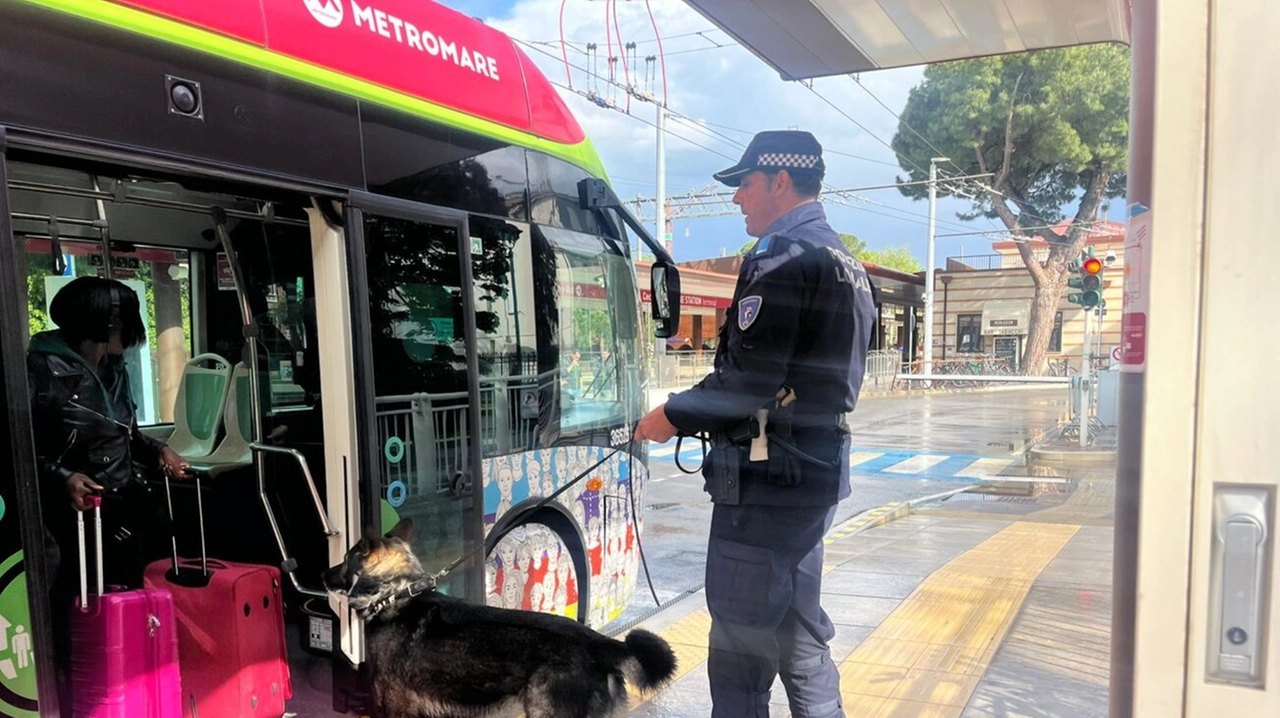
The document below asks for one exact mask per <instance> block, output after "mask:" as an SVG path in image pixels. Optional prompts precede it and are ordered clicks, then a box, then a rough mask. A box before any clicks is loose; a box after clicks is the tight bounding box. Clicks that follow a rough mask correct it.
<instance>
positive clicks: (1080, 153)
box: [893, 45, 1129, 374]
mask: <svg viewBox="0 0 1280 718" xmlns="http://www.w3.org/2000/svg"><path fill="white" fill-rule="evenodd" d="M1128 57H1129V55H1128V50H1127V49H1125V48H1122V47H1119V46H1116V45H1095V46H1087V47H1074V48H1068V49H1065V50H1046V51H1043V52H1036V53H1023V54H1017V55H1004V56H1000V57H989V58H982V59H977V60H966V61H962V62H955V63H948V64H944V65H934V66H931V67H929V68H928V69H927V70H925V73H924V79H923V80H922V81H921V83H920V84H919V85H917V86H916V87H914V88H912V90H911V93H910V95H909V96H908V98H907V106H906V108H905V109H903V111H902V115H901V122H900V123H899V125H898V133H897V135H895V136H894V138H893V149H894V151H895V152H896V153H897V155H898V162H899V164H900V165H902V167H903V169H905V170H906V171H907V172H908V173H909V175H910V179H911V180H912V181H916V182H919V181H921V180H927V179H928V167H929V160H930V158H932V157H939V156H942V157H950V158H951V162H954V163H955V167H953V166H952V165H951V163H950V162H948V163H944V167H945V168H946V169H947V170H949V172H948V173H949V174H979V173H991V176H990V177H984V178H981V179H980V180H979V184H978V186H979V187H980V190H979V191H978V193H977V196H976V197H975V198H973V207H972V210H971V211H969V212H967V213H962V214H961V215H960V217H961V218H962V219H974V218H977V217H987V218H991V219H999V220H1000V221H1001V222H1002V223H1003V224H1004V226H1005V227H1006V228H1007V229H1008V231H1009V233H1010V234H1012V235H1013V237H1014V239H1015V241H1017V242H1018V245H1017V246H1018V252H1019V254H1021V256H1022V260H1023V263H1024V264H1025V265H1026V268H1027V271H1028V273H1030V274H1031V278H1032V281H1033V282H1034V284H1035V299H1034V301H1033V303H1032V308H1031V326H1030V327H1029V328H1028V336H1027V345H1026V350H1025V351H1024V353H1023V366H1024V367H1026V369H1027V371H1028V372H1029V373H1033V374H1038V373H1042V372H1043V371H1044V368H1045V352H1046V351H1047V350H1048V347H1049V338H1050V335H1051V334H1052V333H1053V319H1054V315H1055V313H1056V312H1057V308H1058V302H1059V297H1060V296H1061V295H1062V289H1063V287H1064V286H1065V285H1066V280H1067V274H1068V272H1067V264H1068V263H1069V262H1070V261H1071V260H1072V259H1073V258H1075V257H1076V256H1079V254H1080V251H1081V249H1082V248H1083V247H1084V245H1085V244H1086V242H1087V241H1088V238H1089V232H1090V226H1091V223H1092V222H1093V221H1094V220H1095V219H1099V218H1100V217H1101V216H1102V215H1101V212H1100V209H1101V208H1102V206H1103V203H1104V201H1105V200H1106V199H1107V198H1110V197H1118V196H1120V195H1121V194H1122V193H1123V191H1124V187H1125V179H1126V177H1125V174H1124V173H1125V169H1126V167H1127V165H1128V133H1129V126H1128V107H1129V59H1128ZM925 138H928V139H927V140H926V139H925ZM957 168H959V169H958V170H957ZM972 187H973V185H972V184H968V183H965V185H961V184H960V183H946V182H941V183H939V186H938V194H939V195H941V196H947V195H952V194H955V193H957V192H966V191H967V190H969V189H971V188H972ZM900 190H901V192H902V193H903V194H904V195H906V196H908V197H912V198H915V199H920V198H923V197H925V196H926V195H927V194H928V186H927V185H926V184H919V185H912V186H909V187H901V188H900ZM1071 205H1074V206H1075V212H1074V213H1071V214H1070V215H1068V211H1069V208H1070V206H1071ZM1064 208H1068V211H1064ZM1068 216H1070V220H1071V221H1070V224H1069V225H1068V226H1067V229H1066V231H1065V232H1062V233H1060V232H1058V231H1055V229H1054V226H1055V225H1058V224H1060V223H1061V221H1062V220H1063V219H1064V218H1066V217H1068ZM1035 238H1039V239H1041V240H1043V241H1044V244H1042V245H1040V246H1041V247H1043V246H1045V245H1047V248H1048V256H1047V257H1045V258H1043V259H1038V258H1037V257H1036V256H1035V254H1034V249H1035V246H1034V245H1033V244H1032V243H1031V242H1029V241H1027V240H1032V239H1035Z"/></svg>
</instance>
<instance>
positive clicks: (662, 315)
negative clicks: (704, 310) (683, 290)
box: [650, 261, 680, 339]
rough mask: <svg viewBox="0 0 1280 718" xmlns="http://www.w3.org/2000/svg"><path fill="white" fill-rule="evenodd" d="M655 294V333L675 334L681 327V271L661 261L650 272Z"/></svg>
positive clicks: (660, 337) (659, 336) (660, 336)
mask: <svg viewBox="0 0 1280 718" xmlns="http://www.w3.org/2000/svg"><path fill="white" fill-rule="evenodd" d="M650 287H651V292H652V296H653V335H654V336H655V337H658V338H659V339H666V338H667V337H670V336H673V335H674V334H675V333H676V330H677V329H679V328H680V272H679V271H678V270H677V269H676V268H675V266H674V265H671V264H667V263H666V262H662V261H659V262H658V263H656V264H654V265H653V269H652V270H651V274H650Z"/></svg>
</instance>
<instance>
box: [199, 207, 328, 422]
mask: <svg viewBox="0 0 1280 718" xmlns="http://www.w3.org/2000/svg"><path fill="white" fill-rule="evenodd" d="M280 211H284V210H283V208H282V209H281V210H280ZM294 211H295V212H297V210H294ZM291 219H296V220H298V223H293V222H289V223H285V222H260V221H254V220H241V221H239V222H238V223H237V224H236V225H235V226H234V227H232V229H231V230H230V234H231V241H232V244H233V247H234V248H235V252H236V256H237V257H238V259H239V260H240V264H241V267H242V269H243V272H244V280H245V283H246V284H247V285H248V286H247V287H245V291H246V295H247V298H248V300H249V307H250V309H251V310H252V311H253V314H254V320H255V323H256V324H257V325H258V331H259V338H260V346H259V351H260V352H262V354H261V356H260V359H259V361H260V362H261V363H260V371H262V372H263V373H264V374H265V375H267V377H269V383H264V384H263V388H264V390H266V389H268V388H269V390H270V391H269V393H266V394H265V399H266V400H267V411H268V413H269V414H279V413H282V412H290V411H294V410H298V409H305V408H308V407H311V406H314V405H315V403H316V401H318V399H319V394H320V375H319V354H318V353H317V350H316V328H315V327H316V317H315V289H314V280H313V278H312V265H311V245H310V235H309V233H308V230H307V228H306V226H305V224H301V221H302V216H301V215H300V214H299V215H298V216H297V217H292V218H291ZM215 262H216V265H217V266H216V268H215V271H216V273H217V276H218V279H217V281H218V289H219V290H220V291H219V292H218V295H219V296H218V305H219V310H220V311H219V317H220V319H224V320H225V321H220V322H219V326H220V327H221V328H222V329H221V331H220V332H219V336H220V337H221V343H222V344H223V345H224V346H226V347H227V348H228V350H229V351H230V350H231V348H232V347H238V346H241V345H243V342H244V340H243V337H242V334H241V330H240V326H241V322H242V321H243V320H241V319H240V318H239V316H240V315H239V307H238V305H237V304H236V297H235V292H234V290H235V283H234V280H233V279H232V278H231V277H230V274H229V272H230V267H229V266H228V265H227V259H226V255H225V254H223V253H222V252H218V253H217V255H216V258H215Z"/></svg>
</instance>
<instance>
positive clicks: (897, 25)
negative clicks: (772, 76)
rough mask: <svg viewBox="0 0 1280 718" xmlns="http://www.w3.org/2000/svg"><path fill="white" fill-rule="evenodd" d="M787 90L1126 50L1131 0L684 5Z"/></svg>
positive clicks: (714, 0)
mask: <svg viewBox="0 0 1280 718" xmlns="http://www.w3.org/2000/svg"><path fill="white" fill-rule="evenodd" d="M685 2H687V3H688V4H689V5H690V6H692V7H693V8H694V9H696V10H697V11H698V12H700V13H702V15H703V16H705V17H706V18H707V19H708V20H710V21H711V22H713V23H715V24H716V25H717V26H719V27H720V28H721V29H722V30H724V31H725V32H727V33H729V34H730V35H732V36H733V37H734V38H735V39H736V40H737V41H738V42H739V43H741V44H742V45H743V46H745V47H747V48H748V49H750V50H751V51H752V52H754V53H755V54H756V55H757V56H759V57H760V59H762V60H764V61H765V62H766V63H768V64H769V65H771V66H772V67H773V68H774V69H776V70H777V71H778V72H779V73H781V74H782V77H783V78H784V79H787V80H803V79H808V78H812V77H825V76H828V75H843V74H848V73H853V72H866V71H868V70H879V69H884V68H889V67H903V66H907V65H920V64H923V63H932V62H945V61H948V60H960V59H964V58H969V57H980V56H984V55H999V54H1003V53H1011V52H1022V51H1025V50H1041V49H1044V48H1049V47H1065V46H1068V45H1084V44H1089V43H1096V42H1125V43H1127V42H1128V41H1129V3H1128V0H1017V1H1016V2H1005V1H1004V0H685Z"/></svg>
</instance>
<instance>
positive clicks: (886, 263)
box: [855, 244, 923, 273]
mask: <svg viewBox="0 0 1280 718" xmlns="http://www.w3.org/2000/svg"><path fill="white" fill-rule="evenodd" d="M855 256H856V257H857V258H858V259H861V260H862V261H864V262H870V263H872V264H876V265H879V266H881V267H885V268H886V269H896V270H898V271H900V272H911V273H915V272H919V271H920V270H921V269H923V267H921V266H920V261H919V260H917V259H916V258H915V257H913V256H911V249H910V248H909V247H907V245H905V244H904V245H902V246H901V247H889V248H888V249H865V250H863V251H861V252H858V253H856V255H855Z"/></svg>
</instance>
